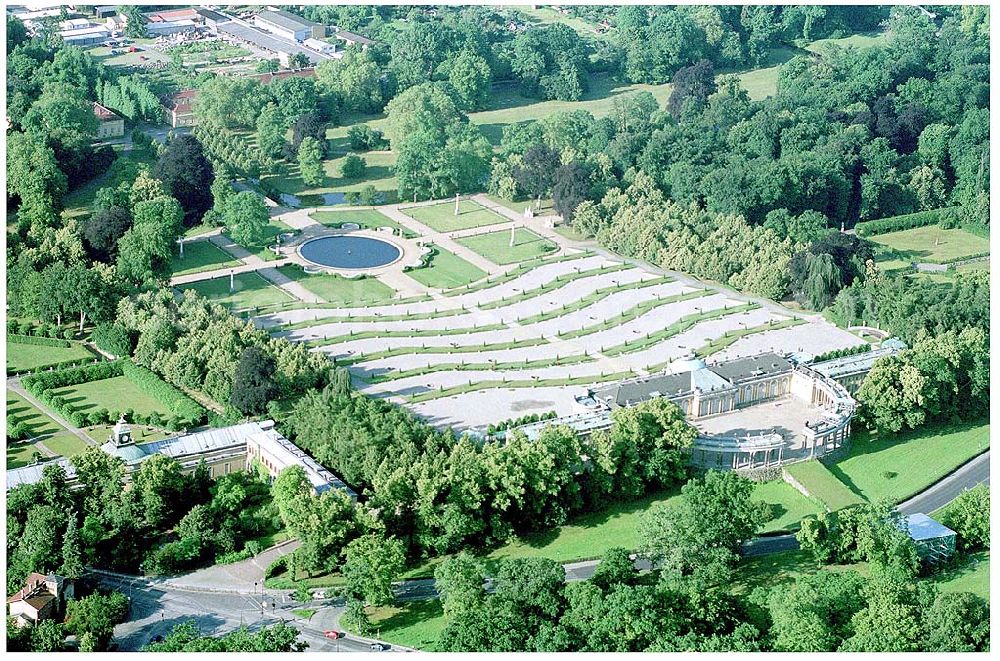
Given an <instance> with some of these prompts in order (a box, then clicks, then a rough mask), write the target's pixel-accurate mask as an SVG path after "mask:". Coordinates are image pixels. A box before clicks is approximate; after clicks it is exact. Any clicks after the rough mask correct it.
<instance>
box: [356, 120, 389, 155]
mask: <svg viewBox="0 0 1000 661" xmlns="http://www.w3.org/2000/svg"><path fill="white" fill-rule="evenodd" d="M347 140H348V141H349V142H350V143H351V149H353V150H355V151H369V150H372V149H382V148H383V147H385V139H384V138H383V137H382V132H381V131H376V130H375V129H373V128H372V127H370V126H368V125H367V124H359V125H355V126H352V127H351V128H349V129H347Z"/></svg>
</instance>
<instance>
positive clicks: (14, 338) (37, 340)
mask: <svg viewBox="0 0 1000 661" xmlns="http://www.w3.org/2000/svg"><path fill="white" fill-rule="evenodd" d="M7 341H8V342H12V343H14V344H34V345H37V346H40V347H58V348H60V349H65V348H66V347H68V346H70V344H69V342H67V341H66V340H58V339H52V338H48V337H35V336H33V335H12V334H8V335H7Z"/></svg>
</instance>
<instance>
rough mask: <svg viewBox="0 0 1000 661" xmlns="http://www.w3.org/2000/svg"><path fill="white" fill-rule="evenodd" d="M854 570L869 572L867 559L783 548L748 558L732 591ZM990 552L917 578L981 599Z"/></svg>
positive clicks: (986, 588)
mask: <svg viewBox="0 0 1000 661" xmlns="http://www.w3.org/2000/svg"><path fill="white" fill-rule="evenodd" d="M821 570H822V571H835V572H845V571H850V570H853V571H856V572H858V573H859V574H861V575H862V576H867V575H868V571H869V570H868V563H865V562H858V563H855V564H850V565H821V564H819V563H817V562H816V561H815V560H814V559H813V557H812V554H810V553H809V552H807V551H784V552H781V553H771V554H769V555H763V556H758V557H754V558H747V559H746V560H743V561H742V562H741V563H740V568H739V570H738V571H737V572H736V580H735V584H734V590H733V591H734V592H736V593H741V594H746V593H749V592H750V591H751V590H752V589H753V588H755V587H760V586H763V587H768V588H776V587H780V586H781V585H786V584H788V583H791V582H792V581H794V580H795V579H797V578H800V577H802V576H807V575H810V574H816V573H818V572H819V571H821ZM989 577H990V553H989V551H981V552H978V553H971V554H969V555H968V556H966V557H959V558H958V559H957V560H956V566H954V567H945V568H942V569H941V570H940V571H939V572H938V573H936V574H934V575H932V576H930V577H928V578H921V579H918V580H919V581H927V582H931V583H933V584H934V585H936V586H937V588H938V590H940V591H941V592H974V593H975V594H978V595H979V596H980V597H983V598H984V599H989V594H990V582H989Z"/></svg>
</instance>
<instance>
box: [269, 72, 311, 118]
mask: <svg viewBox="0 0 1000 661" xmlns="http://www.w3.org/2000/svg"><path fill="white" fill-rule="evenodd" d="M306 66H308V65H306ZM269 91H270V92H271V94H272V95H273V97H274V98H275V100H276V101H277V104H278V109H279V110H280V111H281V116H282V118H283V119H284V121H285V122H286V123H287V124H291V123H292V122H294V121H295V119H296V118H297V117H301V116H302V115H304V114H305V113H307V112H316V83H315V81H313V80H312V79H311V78H302V77H300V76H289V77H287V78H278V79H277V80H275V81H274V82H272V83H271V84H270V85H269ZM265 107H266V106H265Z"/></svg>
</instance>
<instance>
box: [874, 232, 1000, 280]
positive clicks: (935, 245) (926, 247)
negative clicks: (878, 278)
mask: <svg viewBox="0 0 1000 661" xmlns="http://www.w3.org/2000/svg"><path fill="white" fill-rule="evenodd" d="M869 240H870V241H872V242H873V243H875V244H877V245H879V246H883V247H884V248H886V249H887V250H885V251H883V252H882V259H881V260H877V261H879V267H880V268H882V269H883V270H892V269H893V268H900V267H901V266H909V264H910V262H934V263H942V264H943V263H947V262H954V261H956V260H959V259H963V258H965V257H969V256H970V255H979V254H982V253H986V252H989V250H990V240H989V239H984V238H982V237H979V236H976V235H975V234H970V233H969V232H966V231H965V230H962V229H950V230H945V229H941V228H940V227H938V226H937V225H928V226H926V227H914V228H913V229H908V230H903V231H900V232H890V233H888V234H878V235H876V236H872V237H869Z"/></svg>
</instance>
